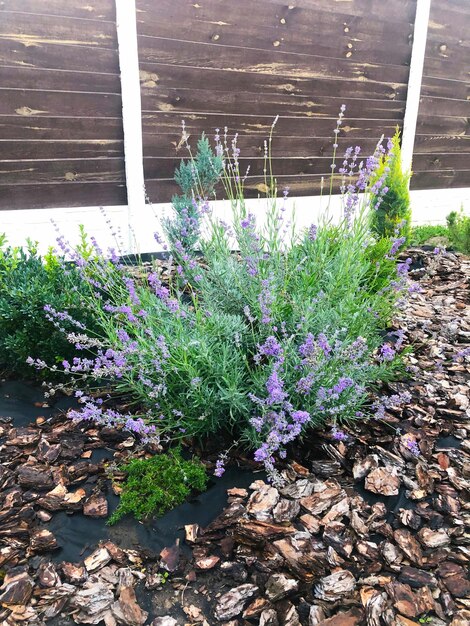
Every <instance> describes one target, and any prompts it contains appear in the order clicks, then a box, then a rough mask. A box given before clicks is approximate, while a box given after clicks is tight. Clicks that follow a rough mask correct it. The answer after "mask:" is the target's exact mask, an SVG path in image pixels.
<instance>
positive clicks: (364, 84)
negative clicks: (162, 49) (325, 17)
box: [140, 60, 407, 110]
mask: <svg viewBox="0 0 470 626" xmlns="http://www.w3.org/2000/svg"><path fill="white" fill-rule="evenodd" d="M140 74H141V84H142V87H143V88H144V87H145V88H150V89H153V90H155V89H157V90H158V89H160V88H163V89H167V88H168V89H181V88H184V89H191V90H197V89H204V88H205V89H210V90H211V91H212V92H215V93H214V96H213V98H212V99H213V100H216V99H217V98H218V92H220V91H232V90H233V86H234V85H236V90H234V91H236V93H251V94H253V93H255V94H256V93H266V94H276V95H279V94H287V95H291V94H293V95H299V96H307V97H313V96H315V97H322V96H330V97H332V96H334V97H336V98H337V99H341V103H342V101H343V99H344V98H358V99H362V100H363V101H365V100H367V98H372V99H379V100H381V99H383V100H402V101H404V100H405V99H406V89H407V85H406V82H403V83H390V82H386V81H385V80H383V79H380V80H376V81H370V80H367V79H365V78H364V77H360V76H358V77H356V78H354V79H351V80H344V79H337V78H333V77H331V76H317V77H315V78H298V77H296V76H289V77H288V78H286V77H285V76H281V75H278V74H276V73H274V74H273V73H271V74H257V75H256V77H254V76H253V75H252V74H250V73H247V72H243V71H241V70H238V69H237V68H233V67H232V68H230V69H226V70H225V69H222V70H211V69H207V68H197V67H185V66H174V65H168V64H165V63H145V62H144V61H142V60H140ZM341 103H340V104H341ZM335 110H338V107H336V109H335Z"/></svg>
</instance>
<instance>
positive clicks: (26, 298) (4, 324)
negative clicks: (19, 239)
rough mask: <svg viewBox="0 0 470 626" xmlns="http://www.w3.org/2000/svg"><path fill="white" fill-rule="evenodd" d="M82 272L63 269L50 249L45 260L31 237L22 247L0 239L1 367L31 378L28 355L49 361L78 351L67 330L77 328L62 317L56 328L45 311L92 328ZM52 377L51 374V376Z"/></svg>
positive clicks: (56, 362)
mask: <svg viewBox="0 0 470 626" xmlns="http://www.w3.org/2000/svg"><path fill="white" fill-rule="evenodd" d="M82 295H83V289H82V284H81V279H80V275H79V273H78V271H77V269H76V267H74V266H70V267H65V266H64V265H63V264H62V263H61V262H59V260H58V259H57V257H56V256H55V255H54V254H53V253H52V252H49V253H48V254H47V255H46V256H45V258H44V259H43V258H41V256H40V255H39V254H38V252H37V248H36V246H35V244H34V243H32V242H31V241H29V242H28V245H27V247H26V249H23V248H18V247H17V248H12V247H8V246H7V242H6V239H5V238H3V240H2V242H0V367H4V368H5V369H6V370H7V371H8V372H10V373H16V374H22V375H26V376H29V377H31V375H32V374H33V373H34V370H33V369H32V368H31V367H30V365H28V364H27V359H28V357H30V355H31V354H34V356H35V358H38V359H40V360H41V361H44V362H47V363H48V364H50V365H56V366H57V365H59V364H60V363H61V362H62V360H63V359H66V358H72V357H73V355H75V354H76V353H77V350H76V349H75V347H74V346H73V343H71V342H70V341H68V340H67V337H66V333H64V331H65V329H67V330H68V331H70V332H71V331H73V330H75V331H77V326H76V324H75V323H73V324H69V323H68V322H67V319H66V318H65V316H64V315H63V316H62V320H60V321H61V323H57V324H56V326H54V325H53V324H51V322H50V320H48V319H47V318H48V317H50V316H49V313H48V311H45V309H44V307H47V308H48V309H49V308H52V309H54V310H55V311H60V312H65V311H67V312H68V313H69V314H70V315H71V316H73V318H74V320H77V321H78V322H79V323H83V324H84V325H86V327H87V328H88V329H89V330H93V321H92V315H90V314H89V313H88V312H87V310H86V309H85V308H84V304H83V300H82ZM49 375H50V374H49Z"/></svg>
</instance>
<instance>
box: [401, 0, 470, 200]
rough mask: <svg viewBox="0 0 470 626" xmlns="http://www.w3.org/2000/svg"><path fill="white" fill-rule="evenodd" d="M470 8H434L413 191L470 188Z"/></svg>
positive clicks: (456, 4)
mask: <svg viewBox="0 0 470 626" xmlns="http://www.w3.org/2000/svg"><path fill="white" fill-rule="evenodd" d="M469 32H470V4H469V3H468V2H467V0H443V1H442V2H432V3H431V14H430V21H429V31H428V40H427V46H426V55H425V61H424V76H423V85H422V92H421V101H420V107H419V115H418V134H417V137H416V141H415V150H414V152H415V154H414V158H413V170H414V172H415V174H414V176H413V178H412V181H411V188H412V189H437V188H439V187H443V188H448V187H465V186H468V185H470V64H469V59H470V40H469V37H468V33H469Z"/></svg>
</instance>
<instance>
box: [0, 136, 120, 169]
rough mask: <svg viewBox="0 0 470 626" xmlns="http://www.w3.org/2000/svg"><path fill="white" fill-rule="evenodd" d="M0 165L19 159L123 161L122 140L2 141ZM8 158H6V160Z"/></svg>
mask: <svg viewBox="0 0 470 626" xmlns="http://www.w3.org/2000/svg"><path fill="white" fill-rule="evenodd" d="M0 149H1V151H2V152H1V154H2V159H1V160H0V165H1V164H2V163H3V162H5V161H9V160H13V161H16V160H21V159H35V160H36V161H39V160H46V159H93V158H106V157H109V158H116V157H119V158H120V159H122V160H123V154H124V147H123V141H122V140H113V139H88V140H87V139H80V140H39V141H35V140H30V139H28V140H21V141H20V140H2V141H0ZM7 157H8V158H7Z"/></svg>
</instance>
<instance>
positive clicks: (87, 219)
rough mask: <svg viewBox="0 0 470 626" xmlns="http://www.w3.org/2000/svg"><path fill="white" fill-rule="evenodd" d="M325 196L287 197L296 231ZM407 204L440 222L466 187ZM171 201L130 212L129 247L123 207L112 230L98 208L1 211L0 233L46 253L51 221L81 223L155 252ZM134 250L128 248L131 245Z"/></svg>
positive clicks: (70, 231)
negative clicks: (115, 233)
mask: <svg viewBox="0 0 470 626" xmlns="http://www.w3.org/2000/svg"><path fill="white" fill-rule="evenodd" d="M339 200H340V197H339V196H333V198H332V203H331V213H332V215H333V216H335V215H336V216H337V215H338V213H339V209H340V202H339ZM326 202H327V199H325V198H323V199H321V198H319V197H318V196H305V197H302V198H290V199H289V200H288V203H287V211H286V213H287V214H289V213H290V212H291V210H292V207H293V206H294V205H295V221H296V226H297V228H298V229H300V228H305V227H307V226H309V225H310V224H312V223H315V222H317V221H318V219H319V216H320V215H321V214H322V212H324V211H325V209H326ZM411 202H412V208H413V215H412V221H413V223H414V224H443V223H445V218H446V216H447V215H448V214H449V213H450V212H451V211H455V210H457V211H458V210H459V209H460V207H461V206H463V207H464V210H465V212H466V213H470V188H462V189H433V190H425V191H412V192H411ZM212 204H213V209H214V213H215V215H216V216H218V217H220V218H222V219H225V220H226V221H230V205H229V203H228V202H226V201H217V202H213V203H212ZM248 206H249V207H250V210H252V211H253V213H255V215H256V216H257V218H258V219H260V220H262V217H263V214H264V213H265V206H266V205H265V201H263V200H256V199H255V200H250V201H248ZM170 207H171V205H170V204H155V205H153V206H149V205H146V206H145V207H144V208H142V209H141V210H140V211H139V212H138V213H134V216H133V217H134V220H133V231H134V232H133V234H132V239H133V245H132V246H131V248H130V247H129V238H128V218H129V214H128V207H127V206H113V207H105V213H106V216H107V218H108V219H109V220H111V222H112V229H110V228H109V226H108V224H106V219H105V217H103V215H102V212H101V211H100V208H99V207H80V208H57V209H41V210H34V209H29V210H18V211H2V212H1V213H0V233H5V234H6V235H7V238H8V241H9V243H10V244H11V245H24V243H25V240H26V239H27V238H28V237H29V238H30V239H32V240H33V241H37V242H38V244H39V250H40V251H41V252H45V251H46V250H47V249H48V248H49V247H50V246H52V247H55V246H56V236H57V235H56V232H55V230H54V227H53V225H52V222H51V220H53V221H54V222H55V223H56V224H57V226H58V228H59V229H60V232H61V233H62V234H63V235H64V237H65V238H66V239H67V240H69V241H70V242H71V243H72V244H74V243H77V241H78V232H79V231H78V227H79V225H80V224H83V226H84V227H85V230H86V231H87V233H88V234H89V235H93V236H94V237H95V238H96V239H97V241H98V243H99V244H100V246H101V247H102V248H103V249H107V248H108V247H114V248H116V240H115V237H114V236H113V235H112V234H111V231H112V230H113V231H119V230H120V232H121V240H122V252H123V253H125V252H129V251H130V250H131V251H134V252H135V251H137V252H141V253H145V252H158V251H160V250H161V246H159V245H158V244H157V243H156V241H155V239H154V236H153V233H154V232H155V231H157V230H158V229H159V219H160V218H161V217H162V216H164V215H165V214H168V211H169V210H170ZM132 248H133V249H132Z"/></svg>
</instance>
